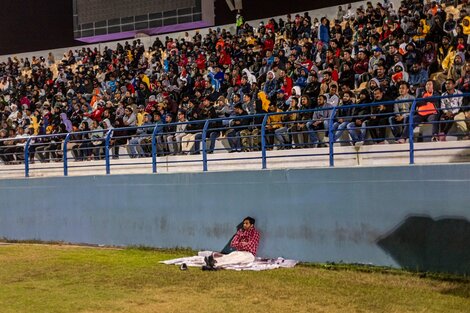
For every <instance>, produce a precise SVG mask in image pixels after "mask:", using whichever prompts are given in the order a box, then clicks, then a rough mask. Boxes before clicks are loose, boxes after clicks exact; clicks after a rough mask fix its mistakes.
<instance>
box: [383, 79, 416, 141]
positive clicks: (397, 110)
mask: <svg viewBox="0 0 470 313" xmlns="http://www.w3.org/2000/svg"><path fill="white" fill-rule="evenodd" d="M398 92H399V94H400V95H399V96H398V97H397V98H396V99H395V100H398V101H400V102H397V103H395V104H394V105H393V113H394V114H395V115H394V116H390V118H389V123H390V129H391V131H392V134H393V136H394V137H395V138H396V139H397V140H398V143H403V142H404V139H402V132H401V131H402V129H403V128H402V127H400V125H403V124H406V123H408V116H409V115H410V110H411V107H412V105H413V100H414V98H415V97H413V96H412V95H411V94H410V85H409V84H408V83H407V82H401V83H400V85H399V88H398ZM404 100H410V102H401V101H404Z"/></svg>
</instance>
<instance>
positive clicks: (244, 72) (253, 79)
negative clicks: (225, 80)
mask: <svg viewBox="0 0 470 313" xmlns="http://www.w3.org/2000/svg"><path fill="white" fill-rule="evenodd" d="M242 75H245V76H246V77H247V78H248V82H249V83H250V84H256V83H257V80H256V76H255V75H253V73H251V72H250V70H249V69H247V68H244V69H243V70H242Z"/></svg>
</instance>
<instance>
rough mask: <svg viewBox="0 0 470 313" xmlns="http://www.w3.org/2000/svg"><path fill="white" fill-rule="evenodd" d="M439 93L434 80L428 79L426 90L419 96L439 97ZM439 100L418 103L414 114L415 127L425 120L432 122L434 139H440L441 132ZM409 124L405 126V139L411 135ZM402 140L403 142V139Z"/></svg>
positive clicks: (403, 137) (403, 136)
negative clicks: (438, 109) (435, 89)
mask: <svg viewBox="0 0 470 313" xmlns="http://www.w3.org/2000/svg"><path fill="white" fill-rule="evenodd" d="M437 96H439V94H438V93H437V92H436V91H434V82H433V81H432V80H428V81H427V82H426V86H425V91H424V92H423V94H422V95H419V96H418V97H417V98H431V97H437ZM438 102H439V101H438V100H436V99H431V100H429V101H426V100H423V101H419V102H417V103H416V112H415V114H414V119H413V129H414V128H415V127H416V126H418V125H420V124H421V123H423V122H427V123H431V124H432V138H431V140H432V141H438V133H439V123H438V120H439V117H438V111H437V109H436V107H437V103H438ZM409 127H410V126H409V124H408V125H406V126H405V128H404V130H403V134H402V138H401V139H405V138H407V137H408V135H409ZM400 142H403V140H401V141H400Z"/></svg>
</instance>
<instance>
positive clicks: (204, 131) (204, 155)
mask: <svg viewBox="0 0 470 313" xmlns="http://www.w3.org/2000/svg"><path fill="white" fill-rule="evenodd" d="M207 127H209V120H206V122H205V123H204V128H203V129H202V135H201V136H202V138H201V140H202V170H203V171H204V172H207V143H206V137H207Z"/></svg>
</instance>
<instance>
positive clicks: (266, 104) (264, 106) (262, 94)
mask: <svg viewBox="0 0 470 313" xmlns="http://www.w3.org/2000/svg"><path fill="white" fill-rule="evenodd" d="M258 98H259V99H260V100H261V108H262V110H263V111H265V112H267V111H268V109H269V104H270V103H271V101H269V100H268V96H267V95H266V93H265V92H264V91H260V92H258Z"/></svg>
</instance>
